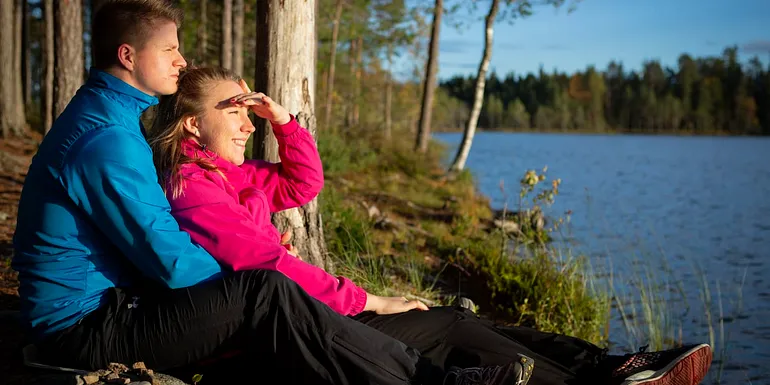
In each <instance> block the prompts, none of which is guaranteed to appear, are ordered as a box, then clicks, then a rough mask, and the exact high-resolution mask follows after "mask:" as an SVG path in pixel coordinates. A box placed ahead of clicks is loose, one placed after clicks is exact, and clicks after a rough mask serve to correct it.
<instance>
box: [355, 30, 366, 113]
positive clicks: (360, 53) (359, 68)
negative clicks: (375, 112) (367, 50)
mask: <svg viewBox="0 0 770 385" xmlns="http://www.w3.org/2000/svg"><path fill="white" fill-rule="evenodd" d="M363 72H364V38H363V37H362V36H358V39H357V42H356V76H355V82H356V83H355V84H354V85H353V125H354V126H358V124H359V122H360V106H361V78H362V74H363Z"/></svg>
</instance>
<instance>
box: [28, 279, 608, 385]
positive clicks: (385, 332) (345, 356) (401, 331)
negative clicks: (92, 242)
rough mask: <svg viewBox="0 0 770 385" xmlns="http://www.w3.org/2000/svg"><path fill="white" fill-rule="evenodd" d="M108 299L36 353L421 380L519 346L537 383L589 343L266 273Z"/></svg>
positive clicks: (552, 378) (283, 379) (562, 372)
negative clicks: (357, 299) (376, 307)
mask: <svg viewBox="0 0 770 385" xmlns="http://www.w3.org/2000/svg"><path fill="white" fill-rule="evenodd" d="M110 296H111V298H110V299H109V302H108V303H107V304H105V305H104V306H102V307H101V308H100V309H99V310H97V311H95V312H93V313H91V314H89V315H88V316H87V317H86V318H84V319H83V320H82V321H81V322H79V323H78V324H76V325H74V326H72V327H70V328H68V329H65V330H64V331H62V332H59V333H57V334H55V335H54V336H52V337H51V338H49V339H48V340H47V341H44V342H43V343H41V346H40V350H41V352H42V353H44V354H45V355H44V357H45V359H46V361H48V362H49V363H51V364H59V365H62V366H70V367H77V368H87V369H99V368H104V367H106V365H107V364H108V363H110V362H122V363H126V364H131V363H133V362H136V361H144V362H145V363H146V365H147V366H148V367H150V368H154V369H156V370H158V371H164V370H167V369H172V368H178V367H184V366H188V365H193V364H196V363H199V362H201V361H204V360H207V359H210V358H212V357H218V356H222V355H225V354H227V353H229V352H233V351H242V352H243V354H242V356H243V357H246V358H248V367H247V368H245V370H247V371H248V372H249V373H252V375H254V373H257V374H258V378H259V379H260V380H262V381H264V380H268V379H275V380H278V381H279V382H280V383H286V384H295V383H297V384H299V383H302V384H341V385H342V384H404V383H426V384H431V383H441V379H442V377H443V372H444V369H446V368H447V367H448V366H449V365H458V366H476V365H488V364H502V363H507V362H509V361H511V360H512V359H515V358H516V356H515V353H517V352H521V353H525V354H528V355H531V356H533V358H535V360H536V361H535V378H533V379H532V381H531V382H530V383H531V384H533V385H540V384H565V383H572V382H573V380H574V378H575V376H576V373H578V372H580V370H581V369H582V368H584V367H588V366H590V365H591V363H592V355H593V354H594V353H598V352H599V349H598V348H596V347H594V346H592V345H589V344H587V343H585V342H583V341H580V340H575V339H570V338H568V337H564V336H553V335H546V334H542V333H537V332H534V331H530V330H528V329H526V330H525V329H497V328H494V327H492V326H490V325H487V324H485V323H483V322H481V321H480V320H479V319H478V318H477V317H475V315H473V313H470V312H467V311H462V310H459V309H454V308H433V309H431V310H429V311H427V312H409V313H405V314H400V315H393V316H376V315H371V314H366V315H361V316H359V317H356V319H353V318H348V317H344V316H341V315H339V314H337V313H335V312H334V311H333V310H331V308H329V307H328V306H326V305H325V304H323V303H321V302H319V301H317V300H315V299H314V298H312V297H310V296H309V295H308V294H307V293H306V292H305V291H304V290H302V288H300V287H299V286H298V285H297V284H296V283H294V282H293V281H291V280H289V279H288V278H286V277H285V276H284V275H283V274H281V273H278V272H274V271H247V272H238V273H235V274H233V275H231V276H228V277H226V278H222V279H218V280H215V281H212V282H208V283H205V284H201V285H198V286H195V287H191V288H186V289H178V290H165V291H164V290H155V291H153V292H152V293H147V292H140V291H132V290H121V289H114V290H111V293H110ZM389 335H390V336H389ZM393 337H395V338H393ZM549 340H551V342H549ZM517 341H522V343H519V342H517ZM527 342H528V343H530V346H529V348H527V347H525V345H524V344H526V343H527ZM562 348H567V349H571V350H570V353H565V354H561V355H560V354H554V357H562V358H563V359H561V360H560V359H556V358H555V359H554V360H551V359H549V358H546V357H548V356H550V354H551V353H554V352H561V349H562ZM569 357H572V358H569ZM209 383H211V382H209ZM214 383H216V382H214Z"/></svg>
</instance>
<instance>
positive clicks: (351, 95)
mask: <svg viewBox="0 0 770 385" xmlns="http://www.w3.org/2000/svg"><path fill="white" fill-rule="evenodd" d="M357 45H358V40H357V39H354V40H351V41H350V49H348V68H349V69H350V78H351V79H355V77H356V63H357V61H356V49H357V48H356V46H357ZM354 81H355V80H354ZM354 99H355V89H352V88H349V89H348V100H347V103H345V126H346V127H348V128H350V127H352V126H353V107H352V105H351V104H352V102H353V100H354Z"/></svg>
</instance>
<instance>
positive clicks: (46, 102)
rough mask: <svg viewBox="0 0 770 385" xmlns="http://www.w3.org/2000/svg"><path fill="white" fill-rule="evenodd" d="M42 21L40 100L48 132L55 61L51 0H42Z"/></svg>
mask: <svg viewBox="0 0 770 385" xmlns="http://www.w3.org/2000/svg"><path fill="white" fill-rule="evenodd" d="M43 21H44V22H45V40H44V41H43V63H44V64H43V65H44V69H43V84H42V91H43V95H42V97H41V98H40V99H41V101H42V103H41V104H42V114H43V132H44V133H48V131H49V130H50V129H51V125H52V124H53V80H54V68H55V67H56V61H55V55H56V54H55V51H54V50H55V48H54V23H55V21H54V12H53V0H43Z"/></svg>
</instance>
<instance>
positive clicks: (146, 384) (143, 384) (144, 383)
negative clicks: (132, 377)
mask: <svg viewBox="0 0 770 385" xmlns="http://www.w3.org/2000/svg"><path fill="white" fill-rule="evenodd" d="M128 385H152V383H149V382H147V381H138V382H137V381H134V382H129V383H128Z"/></svg>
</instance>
